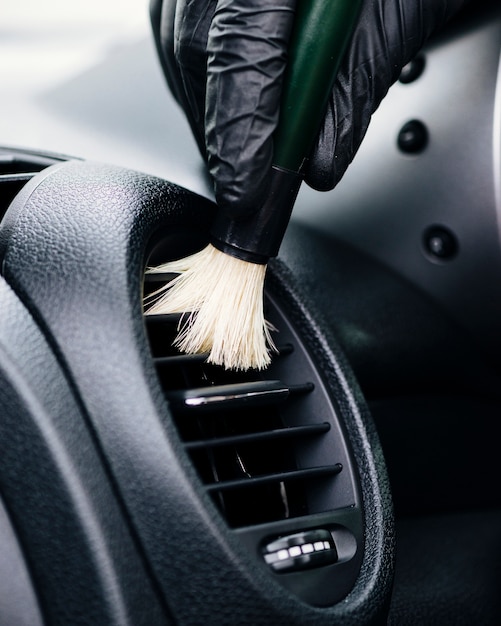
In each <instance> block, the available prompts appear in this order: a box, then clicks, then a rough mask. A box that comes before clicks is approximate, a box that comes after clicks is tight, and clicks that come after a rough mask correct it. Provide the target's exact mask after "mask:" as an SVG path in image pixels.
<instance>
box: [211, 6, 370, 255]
mask: <svg viewBox="0 0 501 626" xmlns="http://www.w3.org/2000/svg"><path fill="white" fill-rule="evenodd" d="M361 4H362V0H298V5H297V13H296V18H295V21H294V28H293V31H292V35H291V42H290V47H289V59H288V63H287V70H286V73H285V78H284V88H283V95H282V104H281V109H280V119H279V125H278V128H277V130H276V131H275V135H274V150H273V156H274V158H273V163H274V165H273V167H272V172H271V182H270V189H269V193H268V198H267V200H266V202H265V203H264V205H263V206H262V207H261V208H260V209H259V210H258V211H256V213H254V214H253V215H252V216H251V217H250V218H248V219H246V220H242V221H233V220H230V219H229V218H228V217H227V216H226V215H224V214H223V213H222V212H221V211H219V212H218V214H217V217H216V220H215V222H214V225H213V227H212V243H213V245H214V246H215V247H216V248H218V249H219V250H221V251H223V252H225V253H227V254H230V255H232V256H234V257H237V258H239V259H242V260H244V261H249V262H251V263H260V264H266V263H267V262H268V260H269V259H270V258H271V257H273V256H276V255H277V254H278V249H279V247H280V244H281V242H282V239H283V237H284V234H285V230H286V228H287V224H288V223H289V219H290V215H291V212H292V208H293V206H294V202H295V200H296V196H297V193H298V191H299V187H300V186H301V181H302V175H301V167H302V165H303V163H304V160H305V159H306V158H307V157H308V155H309V153H310V151H311V149H312V147H313V143H314V141H315V139H316V137H317V134H318V132H319V129H320V125H321V123H322V120H323V117H324V115H325V110H326V107H327V101H328V98H329V95H330V94H331V91H332V87H333V85H334V81H335V79H336V74H337V71H338V68H339V65H340V63H341V61H342V59H343V55H344V52H345V49H346V46H347V44H348V42H349V40H350V37H351V34H352V32H353V28H354V26H355V22H356V19H357V16H358V13H359V10H360V7H361Z"/></svg>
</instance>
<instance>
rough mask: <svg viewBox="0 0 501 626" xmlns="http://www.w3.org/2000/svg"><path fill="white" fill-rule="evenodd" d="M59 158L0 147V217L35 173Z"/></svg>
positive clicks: (59, 159)
mask: <svg viewBox="0 0 501 626" xmlns="http://www.w3.org/2000/svg"><path fill="white" fill-rule="evenodd" d="M61 160H63V159H62V158H59V157H56V156H52V155H44V154H37V153H32V152H29V151H24V150H15V149H10V148H0V219H1V218H2V217H3V215H4V213H5V211H6V210H7V209H8V207H9V205H10V203H11V202H12V200H13V199H14V197H15V196H16V195H17V194H18V193H19V191H21V189H22V188H23V187H24V185H25V184H26V183H27V182H28V181H29V180H30V179H31V178H33V176H35V174H37V173H38V172H41V171H42V170H43V169H45V168H46V167H49V166H50V165H53V164H54V163H57V162H59V161H61Z"/></svg>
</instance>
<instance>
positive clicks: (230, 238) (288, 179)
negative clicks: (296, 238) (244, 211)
mask: <svg viewBox="0 0 501 626" xmlns="http://www.w3.org/2000/svg"><path fill="white" fill-rule="evenodd" d="M302 180H303V177H302V175H301V174H298V173H297V172H292V171H290V170H285V169H282V168H280V167H277V166H275V165H274V166H273V167H272V169H271V180H270V189H269V193H268V196H267V199H266V201H265V203H264V204H263V206H262V207H261V208H260V209H259V210H258V211H256V212H255V213H253V214H252V215H250V216H249V217H247V218H243V219H240V220H232V219H230V218H229V217H228V216H227V215H226V214H225V213H223V212H222V211H219V212H218V214H217V215H216V219H215V222H214V224H213V226H212V230H211V243H212V245H213V246H214V247H216V248H217V249H218V250H221V252H225V253H226V254H229V255H231V256H234V257H236V258H238V259H242V260H243V261H249V262H250V263H258V264H260V265H266V263H268V261H269V259H270V258H271V257H274V256H277V254H278V250H279V248H280V244H281V243H282V239H283V238H284V235H285V230H286V228H287V225H288V223H289V219H290V216H291V213H292V207H293V206H294V202H295V200H296V196H297V193H298V191H299V187H300V186H301V182H302Z"/></svg>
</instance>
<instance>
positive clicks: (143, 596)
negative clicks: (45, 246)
mask: <svg viewBox="0 0 501 626" xmlns="http://www.w3.org/2000/svg"><path fill="white" fill-rule="evenodd" d="M0 308H1V310H2V315H1V316H0V405H1V407H2V413H1V418H0V492H1V494H2V499H3V501H4V503H5V506H6V508H7V510H8V512H9V517H10V519H11V523H12V526H13V529H14V532H15V533H16V534H17V536H18V540H19V542H20V545H21V548H22V551H23V554H24V556H25V559H26V564H27V569H28V571H29V575H30V578H31V581H32V583H33V586H34V589H35V592H36V594H37V596H38V601H39V604H40V609H41V612H42V616H43V619H44V623H46V624H75V625H76V624H110V625H111V624H114V625H115V624H116V625H118V624H120V625H126V624H130V625H131V626H132V625H134V626H135V625H136V624H144V625H145V626H146V625H149V624H152V623H158V624H162V623H167V621H166V620H165V619H164V618H163V617H162V608H161V604H160V603H159V601H158V599H157V598H156V596H155V593H154V592H153V589H152V585H151V580H150V578H149V576H148V574H147V571H146V570H147V568H145V566H144V562H143V561H142V559H141V557H140V555H139V554H138V552H137V549H136V546H135V545H134V541H133V540H132V537H131V535H130V531H129V528H128V526H127V524H125V523H124V520H123V517H122V514H121V510H120V506H119V503H118V502H117V499H116V497H115V494H114V493H113V489H112V488H111V486H110V483H109V479H108V477H107V472H106V468H105V466H104V465H103V462H102V459H101V458H100V455H99V453H98V451H97V450H96V448H95V445H94V441H93V435H92V433H91V431H90V430H89V428H88V425H87V423H86V418H85V415H84V414H83V412H82V409H81V407H80V406H79V404H78V401H77V400H76V399H75V397H74V395H73V393H72V391H71V388H70V386H69V384H68V382H67V380H66V378H65V376H64V374H63V372H62V370H61V368H60V366H59V365H58V363H57V361H56V359H55V357H54V355H53V354H52V352H51V350H50V349H49V346H48V345H47V343H46V341H45V339H44V337H43V335H42V334H41V332H40V330H39V329H38V328H37V326H36V325H35V323H34V321H33V319H32V318H31V316H30V315H29V313H28V311H27V310H26V309H25V308H24V307H23V305H22V304H21V302H19V300H18V299H17V298H16V296H15V294H14V293H13V292H12V290H11V289H10V288H9V287H8V285H7V284H6V283H5V281H4V280H3V279H2V278H0ZM8 555H9V553H8V552H7V551H3V552H2V568H5V569H10V570H11V571H12V575H14V574H15V569H14V566H15V563H14V562H13V563H10V564H9V563H8V562H7V561H6V559H7V558H8ZM5 569H3V570H2V571H5ZM2 584H3V583H2ZM29 603H30V596H29V595H28V594H27V597H26V605H29ZM24 610H25V609H24ZM24 610H23V607H20V615H19V616H17V617H16V616H12V621H10V622H2V626H4V624H5V626H11V625H12V626H13V625H14V624H18V623H22V622H21V621H20V620H21V617H22V615H23V613H24ZM0 615H2V613H1V612H0ZM14 618H15V619H14ZM33 623H36V622H33Z"/></svg>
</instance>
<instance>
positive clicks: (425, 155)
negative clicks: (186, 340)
mask: <svg viewBox="0 0 501 626" xmlns="http://www.w3.org/2000/svg"><path fill="white" fill-rule="evenodd" d="M112 53H113V54H112V56H111V57H110V58H112V60H113V64H111V62H110V64H108V65H107V63H105V62H103V63H100V64H96V67H95V68H94V69H93V70H92V71H90V72H85V73H82V74H81V75H79V76H78V77H77V78H73V79H72V80H70V81H69V82H68V90H67V91H65V90H64V89H62V88H61V87H60V86H59V87H58V88H57V89H56V90H55V91H54V92H53V93H52V100H50V102H49V98H48V96H47V95H45V96H44V98H45V99H44V98H42V99H40V100H39V101H38V104H37V106H39V107H40V108H41V109H42V108H43V107H46V109H47V110H48V108H47V107H49V105H50V107H49V108H50V110H51V112H52V115H54V116H55V117H57V118H58V120H63V119H64V120H65V122H64V123H65V124H68V128H69V126H70V125H72V128H73V130H72V131H71V132H70V131H69V130H67V129H66V132H63V133H62V134H63V135H65V136H66V138H67V139H66V140H67V142H68V143H67V144H60V145H56V143H55V142H54V143H53V142H51V140H50V138H49V139H45V138H44V136H43V134H40V137H39V138H38V139H35V137H34V139H33V143H31V142H30V141H29V140H26V131H24V132H23V134H22V137H23V139H22V140H20V141H19V142H16V141H12V140H11V139H10V138H9V140H8V142H7V143H3V144H2V146H1V147H0V219H1V221H0V259H1V276H0V311H1V312H2V314H1V315H0V406H1V414H0V415H1V417H0V554H1V555H2V556H1V558H0V625H1V626H42V625H43V626H45V625H52V624H54V625H72V626H73V625H75V626H76V625H78V624H93V625H103V626H105V625H106V626H108V625H110V626H111V625H115V624H116V625H117V626H118V625H120V626H122V625H131V626H140V625H144V626H157V625H163V624H166V625H167V624H172V625H182V626H184V625H200V624H206V625H207V624H214V625H224V624H226V625H235V626H240V625H242V626H244V625H248V626H261V625H263V626H264V625H270V626H272V625H273V626H276V625H278V624H287V625H294V624H297V625H303V624H311V625H313V624H315V625H319V626H320V625H323V624H325V625H327V624H340V625H347V626H363V625H369V624H393V625H423V624H437V625H441V626H442V625H447V624H450V625H465V626H466V625H468V626H470V625H473V624H475V625H476V624H479V625H480V624H481V625H490V624H492V625H496V624H499V623H501V594H500V589H501V586H500V585H501V491H500V489H499V480H500V478H501V470H500V462H499V458H500V457H499V436H498V433H499V432H500V428H499V423H498V421H497V420H498V419H499V418H500V414H501V358H500V354H501V332H500V321H499V320H500V319H501V227H500V224H501V71H500V67H501V65H500V59H501V7H500V6H499V3H497V2H494V1H493V0H480V1H479V2H476V3H469V4H468V5H467V6H466V8H465V9H463V11H462V12H460V13H459V14H458V15H457V16H456V17H455V18H454V19H453V20H452V21H451V23H450V24H449V25H448V26H447V27H446V28H445V29H444V30H443V31H442V32H440V33H438V34H437V35H436V36H434V37H433V38H432V39H431V40H430V41H429V43H428V44H427V45H426V47H425V48H424V49H423V50H422V51H421V52H420V54H419V55H418V56H417V57H416V58H415V59H413V60H412V61H411V62H410V63H409V65H407V66H406V67H405V68H404V70H403V71H402V74H401V76H400V80H399V81H398V82H397V83H396V84H395V85H394V86H393V87H392V88H391V89H390V91H389V93H388V96H387V97H386V98H385V99H384V101H383V103H382V104H381V106H380V108H379V109H378V111H377V112H376V113H375V115H374V117H373V121H372V123H371V126H370V127H369V130H368V132H367V135H366V137H365V139H364V142H363V144H362V147H361V149H360V151H359V152H358V154H357V155H356V157H355V159H354V161H353V163H352V165H351V166H350V167H349V169H348V171H347V173H346V174H345V176H344V177H343V179H342V181H341V182H340V183H339V185H338V186H337V187H336V188H335V189H334V190H333V191H331V192H325V193H320V192H317V191H314V190H312V189H309V188H307V187H306V186H305V185H303V187H302V188H301V191H300V193H299V196H298V200H297V202H296V206H295V208H294V212H293V216H292V219H291V222H290V224H289V227H288V229H287V233H286V236H285V239H284V241H283V244H282V246H281V249H280V253H279V255H278V257H277V258H275V259H272V260H271V262H270V264H269V267H268V271H267V278H266V286H265V311H266V316H267V319H268V320H269V321H270V323H271V325H272V327H273V331H272V332H273V337H274V341H275V343H276V345H277V353H276V354H274V355H273V359H272V364H271V365H270V367H269V368H267V369H266V370H263V371H257V370H249V371H246V372H241V371H227V370H225V369H223V368H222V367H219V366H215V365H210V364H208V363H207V362H206V355H185V354H181V353H179V352H177V350H176V349H174V348H173V347H172V341H173V338H174V336H175V333H176V329H177V327H178V324H179V322H180V315H176V314H172V315H151V314H148V313H147V310H145V306H144V298H145V296H147V295H148V294H151V293H153V292H154V291H155V290H156V289H157V288H158V287H159V286H160V285H162V284H164V283H165V282H166V281H167V280H168V279H169V278H170V276H168V275H165V274H158V273H150V272H148V268H150V267H154V266H157V265H160V264H162V263H164V262H166V261H169V260H172V259H176V258H180V257H183V256H186V255H187V254H189V253H191V252H194V251H197V250H200V249H201V248H202V247H203V246H204V245H205V244H206V243H207V240H208V231H209V229H210V224H211V221H212V219H213V218H214V215H215V210H216V207H215V204H214V201H213V196H212V191H211V187H210V180H209V178H208V175H207V173H206V170H205V168H204V165H203V163H202V161H201V158H200V156H199V155H198V153H197V149H196V146H195V143H194V141H193V139H192V138H191V137H190V131H189V128H188V126H187V124H184V125H183V123H182V122H180V121H179V120H180V119H181V114H180V112H179V110H178V108H177V105H176V104H175V102H174V101H173V99H172V98H171V97H170V96H169V94H168V91H167V87H166V85H165V83H164V81H163V77H162V75H161V69H160V65H159V61H158V59H157V58H156V56H155V51H154V45H153V35H152V34H151V33H148V43H147V47H146V44H145V47H142V46H135V47H134V49H133V50H132V51H131V50H129V49H127V48H126V47H124V48H123V49H122V48H120V49H118V48H117V49H114V50H112ZM110 54H111V53H110ZM113 55H114V56H113ZM131 60H134V63H135V65H134V63H132V64H131ZM142 63H144V68H145V69H144V72H143V71H142V70H141V68H142V65H141V64H142ZM112 65H113V67H112ZM131 67H132V68H133V69H132V70H131ZM111 70H113V72H114V73H113V77H114V80H113V81H111V80H110V79H109V76H111V73H110V72H111ZM132 71H133V72H136V73H137V76H138V81H139V82H140V81H141V80H143V83H140V84H143V85H144V90H141V89H136V88H134V89H132V88H130V85H129V84H127V73H128V72H132ZM155 72H156V73H155ZM153 79H154V80H153ZM106 85H108V86H109V87H108V88H109V91H111V92H113V90H114V89H116V90H117V91H116V92H115V93H114V94H113V96H110V97H112V98H113V99H114V100H116V102H122V101H123V108H122V109H120V113H117V112H116V111H115V108H114V107H113V106H111V104H110V101H109V100H106V99H105V95H104V94H105V93H106ZM149 89H151V90H152V91H151V92H150V91H149ZM121 90H124V91H123V92H122V91H121ZM132 91H137V94H136V95H135V96H134V97H135V98H138V100H137V101H136V100H134V103H135V105H137V102H139V103H141V102H142V100H140V98H141V97H144V100H147V99H148V97H149V98H150V102H149V103H148V107H149V106H150V104H151V103H152V102H153V101H154V108H152V109H151V110H150V109H149V108H148V107H146V105H145V108H144V109H141V107H136V106H134V107H133V106H132V105H128V104H127V102H128V98H127V97H125V96H124V94H126V95H127V94H129V95H130V97H131V98H132V95H131V92H132ZM84 94H86V95H85V97H84ZM152 94H153V95H152ZM93 102H94V104H92V103H93ZM103 103H104V104H103ZM93 106H95V107H96V110H99V111H100V112H102V113H103V117H102V118H98V119H99V120H101V121H98V122H96V124H95V128H96V129H97V130H96V133H95V135H94V136H92V137H90V135H89V133H90V131H89V128H90V127H91V126H92V120H91V118H90V117H87V116H90V113H89V111H91V110H93V109H92V107H93ZM128 106H129V108H127V107H128ZM151 106H152V107H153V104H151ZM65 107H66V108H67V109H68V111H69V113H67V112H65V111H66V109H65ZM134 110H136V114H137V117H138V118H142V119H146V118H148V114H149V112H150V113H151V117H150V119H149V125H148V124H146V123H143V122H141V121H138V122H137V124H136V125H135V119H136V118H135V117H134V115H133V111H134ZM157 115H158V116H160V115H161V116H162V120H163V121H162V124H161V125H160V130H159V129H158V128H155V124H154V120H155V119H156V117H155V116H157ZM106 116H109V119H110V120H111V119H112V118H113V119H114V120H115V121H117V120H116V118H118V117H122V118H124V120H125V122H124V131H123V135H121V134H120V133H119V132H118V130H117V128H118V127H114V126H113V122H110V128H111V130H109V132H108V130H107V128H106V123H105V122H106V120H107V119H108V118H107V117H106ZM40 119H41V118H40ZM89 120H90V121H89ZM29 123H30V122H29V121H28V120H26V124H28V125H29ZM37 123H38V119H37ZM117 123H118V122H117ZM134 125H135V129H134V131H132V130H131V129H130V128H129V126H134ZM125 126H126V128H125ZM49 127H50V125H49ZM50 128H51V132H52V127H50ZM64 128H66V127H64ZM77 131H78V132H77ZM12 132H14V131H12ZM133 132H134V133H137V135H141V136H142V139H141V140H136V136H137V135H134V134H132V133H133ZM79 133H80V134H79ZM127 133H131V134H130V135H127ZM80 135H81V138H80V139H78V137H80ZM20 136H21V135H20ZM9 137H10V135H9ZM101 139H102V143H101ZM91 140H92V143H93V144H95V146H96V147H95V148H92V150H90V152H89V150H88V149H87V145H88V144H89V143H90V142H91ZM0 141H2V142H3V141H4V140H3V139H2V130H1V126H0ZM44 141H47V144H46V147H44V146H43V145H41V143H43V142H44ZM127 141H130V144H131V146H135V145H136V141H138V142H139V144H138V145H139V148H138V151H136V152H135V153H134V155H133V156H132V157H131V158H130V160H129V161H127V154H128V152H127V149H126V146H127V145H128V144H127ZM140 141H144V142H147V141H151V142H152V143H151V145H152V149H151V151H150V159H143V156H142V155H143V152H144V151H146V148H145V146H146V143H145V144H141V143H140ZM154 141H158V142H159V143H158V144H155V143H154ZM72 142H73V145H74V146H75V148H74V149H72V146H71V144H72ZM107 142H109V143H107ZM111 144H113V145H112V147H110V146H111ZM160 144H161V146H162V147H159V146H160ZM62 145H64V149H61V146H62ZM79 147H82V151H81V152H80V151H79ZM100 149H101V150H102V153H101V157H102V158H98V157H99V155H100V152H99V150H100ZM162 150H163V151H164V154H163V156H158V158H157V155H160V153H161V151H162ZM121 152H122V154H121ZM131 152H134V150H133V149H132V150H131ZM112 155H116V158H112ZM134 159H135V160H134Z"/></svg>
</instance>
